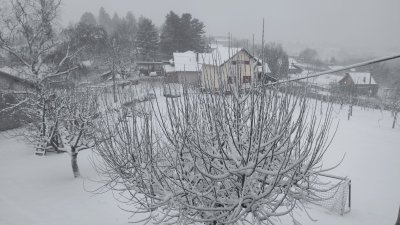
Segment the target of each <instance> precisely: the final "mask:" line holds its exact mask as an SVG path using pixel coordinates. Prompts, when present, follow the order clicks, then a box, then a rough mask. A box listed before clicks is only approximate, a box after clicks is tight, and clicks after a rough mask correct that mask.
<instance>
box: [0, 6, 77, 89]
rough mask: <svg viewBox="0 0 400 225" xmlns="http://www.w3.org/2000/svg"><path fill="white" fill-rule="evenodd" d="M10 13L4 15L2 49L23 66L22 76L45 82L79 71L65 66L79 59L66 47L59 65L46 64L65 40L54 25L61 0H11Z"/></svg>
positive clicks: (0, 41) (1, 37)
mask: <svg viewBox="0 0 400 225" xmlns="http://www.w3.org/2000/svg"><path fill="white" fill-rule="evenodd" d="M9 3H10V4H8V7H9V10H7V11H3V12H2V14H3V15H2V18H3V19H2V20H1V33H0V49H2V50H4V51H6V52H7V53H9V54H10V55H12V56H13V57H14V58H15V59H16V60H17V61H18V62H19V63H20V65H21V66H20V67H19V69H20V71H21V73H25V74H28V75H30V76H31V78H32V79H33V80H35V81H39V83H40V81H42V80H44V79H46V78H47V77H50V76H60V75H63V74H67V73H68V72H70V71H72V70H74V69H76V67H73V68H65V67H64V65H65V63H66V62H67V61H68V60H69V59H71V58H73V57H75V56H76V54H77V52H79V51H75V52H71V51H69V47H68V46H67V49H66V51H65V52H64V57H62V58H61V60H60V61H59V62H56V63H52V64H50V63H46V62H45V60H46V56H47V55H49V54H50V53H52V52H53V51H54V50H55V49H56V48H57V47H58V46H59V45H61V43H62V41H60V40H57V31H56V30H55V23H56V19H57V16H58V12H59V8H60V4H61V0H40V1H34V0H11V1H10V2H9Z"/></svg>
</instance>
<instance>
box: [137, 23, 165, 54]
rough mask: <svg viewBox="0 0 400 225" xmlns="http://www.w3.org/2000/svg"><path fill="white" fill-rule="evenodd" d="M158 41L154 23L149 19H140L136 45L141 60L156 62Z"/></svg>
mask: <svg viewBox="0 0 400 225" xmlns="http://www.w3.org/2000/svg"><path fill="white" fill-rule="evenodd" d="M158 39H159V38H158V31H157V29H156V27H155V26H154V24H153V22H152V21H151V20H150V19H148V18H145V17H140V18H139V23H138V31H137V35H136V41H135V43H136V48H137V53H138V57H139V58H140V59H141V60H156V58H157V57H156V55H157V49H158Z"/></svg>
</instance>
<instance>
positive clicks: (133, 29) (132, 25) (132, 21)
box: [125, 12, 137, 35]
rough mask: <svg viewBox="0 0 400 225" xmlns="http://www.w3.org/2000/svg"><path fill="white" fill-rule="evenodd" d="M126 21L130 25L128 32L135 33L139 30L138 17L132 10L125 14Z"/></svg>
mask: <svg viewBox="0 0 400 225" xmlns="http://www.w3.org/2000/svg"><path fill="white" fill-rule="evenodd" d="M125 21H126V23H127V26H128V33H130V34H132V35H134V34H135V33H136V31H137V24H136V18H135V16H134V15H133V13H132V12H128V13H127V14H126V16H125Z"/></svg>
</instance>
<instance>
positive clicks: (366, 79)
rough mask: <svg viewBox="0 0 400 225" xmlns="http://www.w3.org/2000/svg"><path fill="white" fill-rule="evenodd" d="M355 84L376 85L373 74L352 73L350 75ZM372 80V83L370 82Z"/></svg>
mask: <svg viewBox="0 0 400 225" xmlns="http://www.w3.org/2000/svg"><path fill="white" fill-rule="evenodd" d="M348 74H349V76H350V77H351V79H352V80H353V82H354V84H376V82H375V80H374V78H373V77H372V75H371V73H368V72H350V73H348ZM370 80H371V82H370Z"/></svg>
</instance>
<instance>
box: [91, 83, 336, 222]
mask: <svg viewBox="0 0 400 225" xmlns="http://www.w3.org/2000/svg"><path fill="white" fill-rule="evenodd" d="M196 91H197V90H190V89H184V90H183V95H182V96H181V97H178V98H165V99H163V98H157V99H156V100H153V101H149V102H139V101H134V100H132V99H128V100H127V99H125V100H126V101H129V102H130V103H131V104H123V105H119V106H118V105H115V104H114V105H110V107H105V108H106V110H105V111H104V112H103V114H102V117H101V119H100V120H99V122H98V124H97V126H98V132H97V134H96V140H97V141H96V144H97V146H96V150H97V152H98V153H99V155H100V156H101V158H102V162H104V164H102V163H100V164H99V168H100V169H101V171H102V172H103V173H104V174H106V175H107V177H109V182H108V183H107V184H106V188H109V189H112V190H116V191H119V192H121V196H124V197H125V198H126V199H125V200H126V202H127V203H129V204H133V205H134V209H132V210H131V212H132V213H144V214H146V215H147V216H148V217H147V218H146V219H145V220H148V221H152V222H157V223H161V222H162V223H167V224H176V223H180V224H188V223H195V222H201V223H206V224H231V223H237V222H239V221H241V222H243V223H249V224H252V223H253V222H266V223H268V222H272V221H273V220H274V218H277V217H280V216H282V215H286V214H291V212H292V210H293V209H294V208H295V207H302V204H303V203H304V202H313V201H318V197H317V196H318V195H317V194H316V193H317V192H319V191H326V190H321V189H320V188H316V187H315V185H314V184H316V182H317V179H316V176H317V174H318V172H320V171H321V168H320V167H321V159H322V156H323V155H324V153H325V151H326V150H327V147H328V146H329V143H330V142H329V141H330V139H331V138H332V135H330V126H331V123H332V120H331V108H330V107H327V108H326V113H325V115H324V116H321V117H317V114H316V108H315V107H314V106H313V104H312V102H311V100H309V99H307V98H305V97H304V96H302V95H301V94H298V95H291V94H288V93H286V92H285V90H284V89H276V88H265V87H263V86H257V85H253V86H251V87H250V89H247V90H243V89H232V90H230V91H231V92H234V93H232V94H226V93H225V92H221V91H220V90H219V91H215V90H206V91H203V92H202V93H199V92H196ZM127 96H129V95H127ZM122 102H123V101H122ZM318 187H320V186H318Z"/></svg>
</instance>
